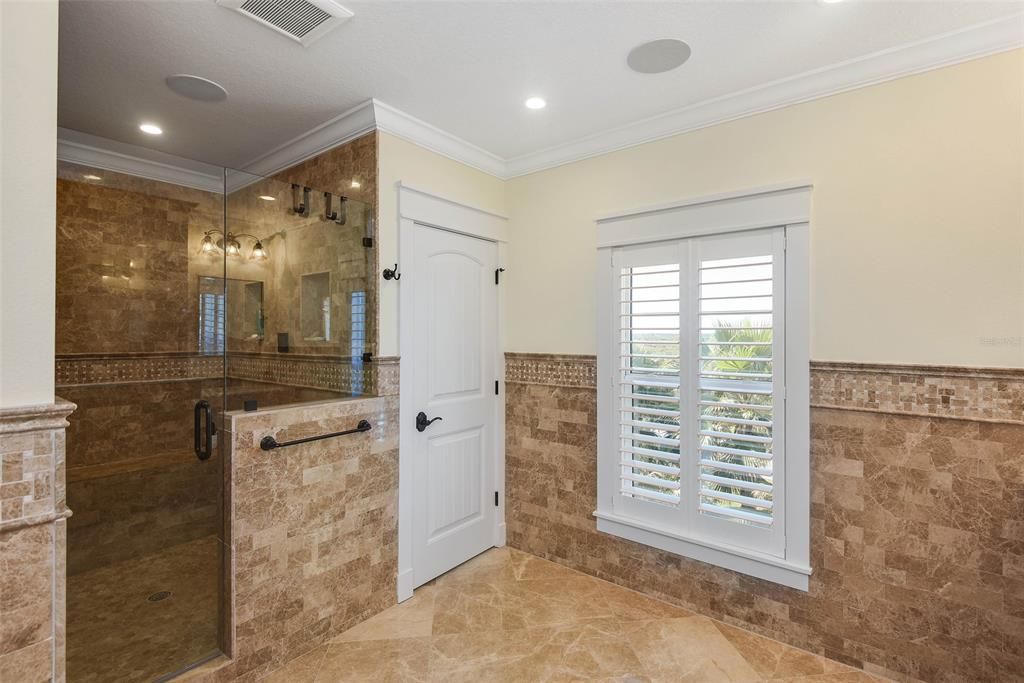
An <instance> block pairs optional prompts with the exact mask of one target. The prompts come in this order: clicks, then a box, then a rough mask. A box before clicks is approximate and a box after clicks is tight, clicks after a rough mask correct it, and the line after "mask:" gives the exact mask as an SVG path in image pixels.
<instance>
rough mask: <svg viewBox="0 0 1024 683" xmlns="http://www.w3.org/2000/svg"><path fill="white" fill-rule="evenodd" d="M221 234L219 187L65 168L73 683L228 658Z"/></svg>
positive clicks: (60, 241)
mask: <svg viewBox="0 0 1024 683" xmlns="http://www.w3.org/2000/svg"><path fill="white" fill-rule="evenodd" d="M223 226H224V193H223V182H222V179H218V178H212V179H211V182H210V183H209V186H208V187H204V188H196V187H183V186H179V185H172V184H169V183H165V182H159V181H155V180H150V179H145V178H140V177H136V176H130V175H124V174H120V173H115V172H112V171H108V170H104V169H99V168H90V167H86V166H80V165H76V164H71V163H64V162H62V163H60V164H59V167H58V184H57V283H56V284H57V321H56V338H57V358H56V367H57V387H56V393H57V395H59V396H62V397H64V398H66V399H68V400H70V401H72V402H73V403H75V404H77V406H78V407H77V409H76V410H75V412H74V413H73V414H72V415H71V417H70V426H69V428H68V430H67V497H68V506H69V507H70V508H71V510H72V512H73V516H72V517H71V518H70V519H69V520H68V605H67V609H68V613H67V622H68V629H67V661H68V679H69V681H71V683H75V681H97V682H100V681H119V682H120V681H128V682H131V681H152V680H154V679H158V678H160V677H163V676H166V675H169V674H172V673H174V672H176V671H180V670H182V669H185V668H187V667H189V666H190V665H193V664H195V663H196V662H198V661H202V660H204V659H205V658H208V657H210V656H213V655H216V654H217V653H218V651H219V650H220V648H221V642H222V638H221V630H222V628H223V627H222V619H221V615H222V612H221V604H222V602H223V601H222V599H221V594H220V593H221V571H222V567H223V550H222V549H223V543H222V540H223V509H224V505H223V467H224V452H223V449H222V445H223V443H221V442H222V439H219V438H218V436H219V434H217V433H216V431H215V430H214V429H213V428H212V425H211V423H210V421H209V420H210V418H211V417H213V419H214V420H215V421H216V422H217V424H218V426H219V424H220V420H219V419H218V417H217V416H218V415H219V413H220V412H221V410H222V406H223V395H224V375H225V350H226V347H227V345H228V341H227V339H226V336H225V329H226V328H227V326H228V325H229V323H231V322H232V321H230V320H229V319H228V318H227V303H226V302H227V298H228V296H230V295H231V292H232V291H233V290H232V289H231V288H230V287H229V288H227V290H226V288H225V281H224V262H225V256H224V254H223V253H220V254H217V253H214V252H212V251H211V250H209V249H205V248H204V237H205V236H207V235H209V234H213V233H216V232H217V231H221V232H222V231H223ZM239 287H240V288H241V289H240V293H239V294H238V296H239V297H240V298H241V299H243V300H245V301H248V302H252V303H251V304H248V305H247V307H246V308H244V309H243V312H244V313H245V315H246V316H248V319H247V320H246V321H244V322H239V324H238V330H239V334H247V335H254V334H258V333H259V330H260V329H261V328H260V325H259V323H258V322H257V316H258V312H257V311H258V303H257V302H258V300H259V298H260V296H259V291H258V289H251V290H247V289H246V287H247V283H242V284H240V285H239ZM246 295H248V296H249V298H248V299H246V298H245V297H246ZM197 420H198V429H197V426H196V421H197ZM207 425H211V429H209V431H207Z"/></svg>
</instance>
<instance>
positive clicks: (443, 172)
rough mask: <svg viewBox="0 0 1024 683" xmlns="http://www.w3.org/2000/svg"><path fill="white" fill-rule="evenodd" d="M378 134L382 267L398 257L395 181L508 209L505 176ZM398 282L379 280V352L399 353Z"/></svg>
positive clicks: (479, 204) (497, 209) (485, 206)
mask: <svg viewBox="0 0 1024 683" xmlns="http://www.w3.org/2000/svg"><path fill="white" fill-rule="evenodd" d="M378 140H379V145H380V146H379V149H378V151H377V160H378V161H377V163H378V171H377V173H378V181H379V184H378V187H379V188H380V190H379V192H380V225H379V226H378V231H377V236H378V240H379V242H378V247H379V252H378V253H379V254H380V267H381V268H382V269H383V268H390V267H391V266H392V265H393V264H395V263H397V262H398V183H399V182H403V183H405V184H407V185H411V186H413V187H415V188H417V189H420V190H425V191H427V192H432V193H435V194H438V195H440V196H442V197H444V198H446V199H449V200H451V201H454V202H459V203H461V204H467V205H469V206H473V207H476V208H479V209H485V210H487V211H491V212H494V213H499V214H507V213H508V210H507V204H506V199H505V185H506V183H505V182H504V181H502V180H500V179H498V178H496V177H494V176H492V175H488V174H487V173H483V172H482V171H478V170H476V169H474V168H471V167H469V166H466V165H465V164H461V163H459V162H457V161H453V160H451V159H449V158H448V157H445V156H442V155H440V154H436V153H434V152H431V151H430V150H427V149H424V148H423V147H419V146H417V145H414V144H412V143H410V142H406V141H405V140H403V139H401V138H398V137H395V136H394V135H389V134H388V133H381V134H380V136H379V138H378ZM399 270H401V264H399ZM378 275H379V274H378ZM398 287H399V284H398V283H397V282H395V281H394V280H391V281H385V280H384V279H383V278H382V279H381V280H380V337H379V338H380V348H379V350H378V355H381V356H397V355H398Z"/></svg>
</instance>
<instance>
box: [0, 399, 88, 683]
mask: <svg viewBox="0 0 1024 683" xmlns="http://www.w3.org/2000/svg"><path fill="white" fill-rule="evenodd" d="M74 408H75V406H74V405H73V404H71V403H68V402H66V401H63V400H59V399H58V401H57V402H56V403H54V404H52V405H42V406H29V407H26V408H8V409H3V410H0V558H3V563H2V564H0V681H18V683H43V682H44V681H46V682H47V683H49V682H50V681H53V682H55V683H63V681H64V653H65V644H64V633H65V631H64V621H65V620H64V604H65V603H64V601H65V567H64V557H65V553H66V550H65V549H66V544H67V526H66V519H67V516H68V509H67V505H66V504H65V496H64V428H65V427H66V426H67V420H66V418H67V416H68V415H69V414H70V413H71V411H72V410H74Z"/></svg>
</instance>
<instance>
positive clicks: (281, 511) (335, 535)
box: [185, 395, 398, 683]
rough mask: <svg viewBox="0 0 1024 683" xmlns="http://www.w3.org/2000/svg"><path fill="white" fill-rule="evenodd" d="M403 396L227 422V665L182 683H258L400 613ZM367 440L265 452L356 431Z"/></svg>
mask: <svg viewBox="0 0 1024 683" xmlns="http://www.w3.org/2000/svg"><path fill="white" fill-rule="evenodd" d="M397 416H398V397H397V395H389V396H381V397H377V398H363V399H348V400H342V401H330V402H323V403H318V404H308V405H301V406H294V407H285V408H279V409H271V410H267V411H261V412H258V413H244V412H239V413H234V414H233V415H230V416H228V417H229V420H230V422H229V424H230V428H231V432H232V434H231V439H232V441H231V473H230V486H231V489H232V502H231V505H230V517H231V522H230V526H231V542H230V554H231V564H232V567H233V581H232V586H231V589H230V590H231V599H230V604H231V611H232V614H233V622H234V625H233V629H232V630H231V632H230V635H229V645H230V650H231V659H226V658H222V659H220V660H218V661H214V662H211V663H209V664H207V665H205V666H203V667H201V668H199V669H197V670H195V671H193V672H191V673H190V674H188V675H187V676H186V677H185V680H188V681H189V682H190V683H194V682H196V681H201V682H203V683H207V682H215V681H216V682H220V681H242V682H244V683H249V682H250V681H256V680H258V679H260V678H262V677H264V676H266V675H267V674H268V673H270V672H272V671H274V670H276V669H278V668H280V667H281V666H282V665H284V664H285V663H286V662H287V661H290V660H292V659H294V658H296V657H298V656H299V655H301V654H303V653H305V652H307V651H309V650H311V649H313V648H315V647H317V646H318V645H321V644H323V643H325V642H326V641H328V640H330V639H331V638H333V637H334V636H336V635H338V634H340V633H341V632H343V631H345V630H347V629H348V628H350V627H352V626H354V625H355V624H357V623H359V622H360V621H363V620H365V619H367V618H369V617H371V616H373V615H374V614H376V613H377V612H380V611H382V610H384V609H385V608H387V607H389V606H390V605H392V604H394V603H395V598H396V594H395V580H396V576H397V567H398V510H397V505H398V423H397ZM360 420H368V421H369V422H370V423H371V424H372V425H373V427H372V429H371V431H369V432H366V433H361V434H350V435H346V436H340V437H336V438H332V439H325V440H322V441H314V442H310V443H305V444H301V445H295V446H288V447H284V448H280V449H277V450H273V451H263V450H261V449H260V446H259V442H260V440H261V439H262V438H263V437H265V436H268V435H273V436H274V437H275V438H277V439H278V441H285V440H289V439H301V438H305V437H309V436H315V435H317V434H324V433H330V432H336V431H341V430H345V429H351V428H352V427H354V426H355V425H356V424H358V422H359V421H360Z"/></svg>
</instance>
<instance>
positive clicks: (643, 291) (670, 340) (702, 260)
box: [594, 185, 811, 591]
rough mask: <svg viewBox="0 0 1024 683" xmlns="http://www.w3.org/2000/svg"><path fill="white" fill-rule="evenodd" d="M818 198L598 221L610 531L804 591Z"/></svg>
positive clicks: (784, 195)
mask: <svg viewBox="0 0 1024 683" xmlns="http://www.w3.org/2000/svg"><path fill="white" fill-rule="evenodd" d="M810 197H811V188H810V187H809V186H807V185H796V186H786V187H778V188H765V189H761V190H755V191H751V192H748V193H736V194H729V195H717V196H712V197H706V198H701V199H694V200H689V201H682V202H677V203H674V204H669V205H660V206H654V207H649V208H645V209H637V210H634V211H630V212H628V213H622V214H616V215H612V216H607V217H604V218H599V219H598V221H597V243H598V250H597V262H596V267H597V272H598V274H599V277H598V280H597V295H598V301H599V302H600V305H599V308H598V319H599V324H598V354H597V356H598V378H599V382H598V390H597V400H598V408H597V418H598V421H597V431H598V458H597V470H598V471H597V493H598V496H597V509H596V510H595V511H594V516H595V517H596V518H597V528H598V531H601V532H603V533H608V534H613V535H616V536H619V537H621V538H625V539H628V540H630V541H633V542H636V543H641V544H644V545H648V546H652V547H655V548H660V549H662V550H666V551H668V552H671V553H675V554H677V555H682V556H685V557H689V558H693V559H696V560H699V561H702V562H708V563H711V564H715V565H718V566H721V567H726V568H728V569H731V570H734V571H738V572H742V573H745V574H749V575H751V576H756V577H759V578H762V579H766V580H769V581H774V582H776V583H780V584H782V585H785V586H789V587H792V588H797V589H800V590H805V591H806V590H807V589H808V585H809V584H808V579H807V577H808V575H809V574H810V573H811V568H810V452H809V451H810V396H809V394H810V386H809V385H810V378H809V365H810V360H809V356H810V353H809V336H810V335H809V324H808V323H809V316H810V296H809V293H810V282H809V280H810V276H809V264H810V254H809V246H810V223H809V214H810Z"/></svg>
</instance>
